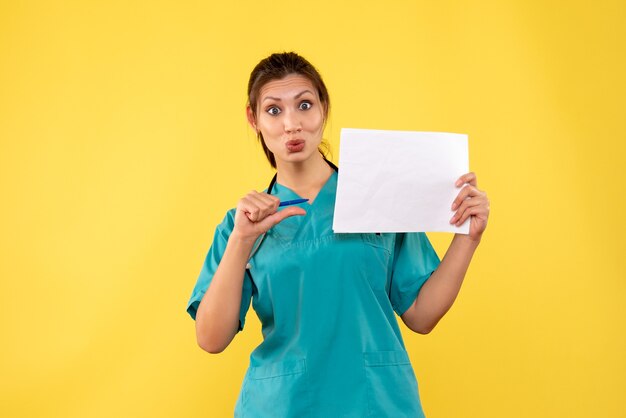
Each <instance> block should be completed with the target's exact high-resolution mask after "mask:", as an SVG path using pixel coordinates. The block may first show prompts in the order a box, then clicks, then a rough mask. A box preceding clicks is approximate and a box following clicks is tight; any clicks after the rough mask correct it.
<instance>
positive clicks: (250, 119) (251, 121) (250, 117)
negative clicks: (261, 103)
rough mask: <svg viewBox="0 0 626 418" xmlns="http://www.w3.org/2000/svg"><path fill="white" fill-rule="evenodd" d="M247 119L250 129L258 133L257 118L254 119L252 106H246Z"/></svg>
mask: <svg viewBox="0 0 626 418" xmlns="http://www.w3.org/2000/svg"><path fill="white" fill-rule="evenodd" d="M246 117H247V118H248V123H249V124H250V127H251V128H252V129H254V132H258V130H257V127H256V118H255V117H254V113H253V112H252V109H251V108H250V105H247V106H246Z"/></svg>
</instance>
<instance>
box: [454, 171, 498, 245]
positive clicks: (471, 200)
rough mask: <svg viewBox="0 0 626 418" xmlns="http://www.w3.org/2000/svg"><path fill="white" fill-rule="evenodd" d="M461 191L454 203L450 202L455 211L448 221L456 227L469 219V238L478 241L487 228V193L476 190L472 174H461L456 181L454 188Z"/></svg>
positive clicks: (474, 175) (474, 178)
mask: <svg viewBox="0 0 626 418" xmlns="http://www.w3.org/2000/svg"><path fill="white" fill-rule="evenodd" d="M465 183H467V184H466V185H465V187H463V189H461V191H460V192H459V194H458V196H457V197H456V199H454V202H452V210H455V209H456V213H455V214H454V216H453V217H452V219H450V223H451V224H455V225H457V226H459V225H462V224H463V222H465V221H466V220H467V218H470V230H469V238H470V239H471V240H472V241H477V242H478V241H480V238H481V237H482V235H483V232H484V231H485V228H487V219H489V199H488V198H487V193H485V192H484V191H482V190H479V189H478V182H477V180H476V174H475V173H473V172H470V173H467V174H463V175H462V176H461V177H459V179H458V180H457V181H456V183H455V185H456V187H461V186H463V184H465Z"/></svg>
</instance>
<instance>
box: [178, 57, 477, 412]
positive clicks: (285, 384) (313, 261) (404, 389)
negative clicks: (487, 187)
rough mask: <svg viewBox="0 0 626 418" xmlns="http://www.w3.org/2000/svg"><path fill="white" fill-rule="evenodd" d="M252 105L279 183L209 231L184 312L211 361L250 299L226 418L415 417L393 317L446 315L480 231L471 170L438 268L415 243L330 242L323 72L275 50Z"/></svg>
mask: <svg viewBox="0 0 626 418" xmlns="http://www.w3.org/2000/svg"><path fill="white" fill-rule="evenodd" d="M248 99H249V102H248V106H247V109H246V111H247V118H248V122H249V123H250V126H251V127H252V128H253V129H254V130H255V131H256V132H257V134H258V136H259V140H260V141H261V144H262V146H263V149H264V151H265V154H266V156H267V158H268V160H269V161H270V164H272V166H273V167H275V168H276V170H277V173H276V176H275V177H274V179H273V180H272V182H271V183H270V185H269V187H268V189H267V190H266V191H265V192H263V193H259V192H256V191H252V192H250V193H249V194H247V195H246V196H245V197H243V198H242V199H241V200H240V201H239V203H238V204H237V207H236V208H234V209H231V210H229V211H228V213H227V214H226V217H225V218H224V220H223V221H222V223H221V224H220V225H218V226H217V229H216V232H215V237H214V241H213V244H212V245H211V248H210V250H209V252H208V254H207V257H206V260H205V263H204V265H203V268H202V271H201V273H200V277H199V278H198V281H197V283H196V286H195V288H194V290H193V293H192V296H191V299H190V300H189V304H188V308H187V311H188V312H189V314H190V315H191V317H192V318H194V319H195V320H196V334H197V340H198V344H199V345H200V347H202V348H203V349H204V350H206V351H208V352H210V353H219V352H221V351H223V350H224V349H225V348H226V347H227V346H228V344H229V343H230V342H231V341H232V339H233V338H234V336H235V335H236V333H237V332H239V331H241V330H242V329H243V326H244V321H245V315H246V313H247V311H248V308H249V306H250V302H251V301H252V304H253V307H254V310H255V311H256V313H257V315H258V317H259V319H260V320H261V323H262V326H263V337H264V339H263V342H262V343H261V344H260V345H259V346H258V347H257V348H256V349H255V350H254V351H253V352H252V354H251V355H250V366H249V368H248V370H247V372H246V375H245V378H244V382H243V385H242V389H241V391H240V394H239V398H238V400H237V404H236V406H235V416H246V417H307V416H310V417H340V416H341V417H344V416H345V417H348V416H349V417H362V416H374V417H422V416H424V415H423V412H422V407H421V404H420V400H419V392H418V387H417V381H416V379H415V375H414V373H413V369H412V366H411V363H410V361H409V356H408V354H407V352H406V350H405V346H404V342H403V339H402V335H401V333H400V329H399V327H398V322H397V319H396V317H395V315H394V311H395V312H396V313H397V314H398V315H399V316H401V318H402V320H403V321H404V323H405V324H406V325H407V326H408V327H409V328H410V329H411V330H413V331H415V332H418V333H420V334H426V333H428V332H430V331H431V330H432V329H433V327H434V326H435V325H436V324H437V322H438V321H439V320H440V319H441V317H442V316H443V315H444V314H445V313H446V312H447V311H448V309H449V308H450V306H451V305H452V303H453V302H454V299H455V298H456V295H457V294H458V292H459V289H460V287H461V283H462V281H463V277H464V275H465V272H466V270H467V268H468V265H469V263H470V260H471V258H472V255H473V253H474V251H475V249H476V247H477V246H478V244H479V242H480V240H481V236H482V233H483V231H484V230H485V227H486V225H487V218H488V214H489V201H488V199H487V196H486V194H485V193H484V192H482V191H480V190H478V189H477V186H476V184H477V183H476V176H475V175H474V174H473V173H468V174H465V175H463V176H461V177H460V178H459V180H458V182H457V186H458V187H460V186H462V185H464V184H466V185H465V187H463V188H462V189H461V190H460V192H459V194H458V196H457V198H456V199H455V201H454V202H453V204H452V210H455V209H456V214H455V215H454V217H453V218H452V219H451V220H450V222H451V223H455V224H457V225H461V224H462V223H464V222H465V221H467V220H468V219H469V222H470V233H469V235H462V234H456V235H455V237H454V239H453V240H452V243H451V244H450V247H449V248H448V251H447V252H446V255H445V257H444V258H443V260H441V261H440V260H439V258H438V256H437V254H436V253H435V251H434V250H433V248H432V246H431V244H430V242H429V241H428V238H427V237H426V235H425V234H424V233H397V234H394V233H385V234H335V233H333V231H332V229H331V225H332V218H333V209H334V202H335V192H336V187H337V167H335V166H334V165H333V164H332V163H330V162H329V161H328V160H326V158H325V157H324V155H323V154H322V152H321V150H320V148H319V147H320V144H321V142H322V132H323V130H324V126H325V123H326V120H327V118H328V112H329V107H330V101H329V97H328V92H327V90H326V86H325V85H324V82H323V81H322V79H321V77H320V75H319V73H318V72H317V71H316V70H315V68H314V67H313V66H312V65H311V64H310V63H309V62H308V61H306V60H305V59H304V58H302V57H300V56H299V55H297V54H295V53H282V54H273V55H271V56H270V57H268V58H266V59H264V60H262V61H261V62H260V63H259V64H258V65H257V66H256V67H255V69H254V70H253V71H252V74H251V76H250V81H249V84H248ZM301 197H305V198H307V199H308V202H305V203H302V204H301V205H300V206H301V207H298V206H287V207H285V208H280V210H279V206H278V205H279V202H281V201H286V200H293V199H298V198H301Z"/></svg>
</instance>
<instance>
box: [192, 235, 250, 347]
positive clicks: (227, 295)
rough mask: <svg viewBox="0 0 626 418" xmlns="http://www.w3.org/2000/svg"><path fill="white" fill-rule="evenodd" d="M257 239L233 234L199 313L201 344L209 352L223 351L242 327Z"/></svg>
mask: <svg viewBox="0 0 626 418" xmlns="http://www.w3.org/2000/svg"><path fill="white" fill-rule="evenodd" d="M253 245H254V240H246V239H242V238H240V237H239V236H237V235H235V234H234V233H233V234H231V236H230V238H229V239H228V244H227V245H226V250H225V251H224V255H223V257H222V260H221V261H220V264H219V266H218V267H217V270H216V271H215V275H214V276H213V280H211V283H210V285H209V287H208V289H207V291H206V293H205V294H204V296H203V298H202V301H201V302H200V305H199V306H198V312H197V313H196V337H197V340H198V345H199V346H200V347H201V348H202V349H203V350H205V351H208V352H209V353H214V354H215V353H220V352H222V351H224V349H225V348H226V347H227V346H228V345H229V344H230V342H231V341H232V340H233V338H235V335H236V334H237V330H238V329H239V310H240V308H241V291H242V288H243V278H244V274H245V269H246V263H247V262H248V256H249V255H250V252H251V251H252V246H253Z"/></svg>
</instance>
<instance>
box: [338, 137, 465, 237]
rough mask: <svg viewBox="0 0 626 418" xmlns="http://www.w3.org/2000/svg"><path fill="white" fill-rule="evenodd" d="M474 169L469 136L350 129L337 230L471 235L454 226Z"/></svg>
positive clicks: (343, 146)
mask: <svg viewBox="0 0 626 418" xmlns="http://www.w3.org/2000/svg"><path fill="white" fill-rule="evenodd" d="M468 172H469V157H468V146H467V135H464V134H453V133H440V132H412V131H383V130H369V129H349V128H344V129H342V130H341V142H340V148H339V177H338V180H337V198H336V201H335V216H334V219H333V230H334V232H336V233H340V232H456V233H463V234H468V233H469V224H470V221H469V218H468V219H467V220H466V221H465V222H464V223H463V224H462V225H460V226H458V227H457V226H456V225H452V224H450V218H452V216H453V215H454V213H455V212H454V211H453V210H452V209H451V208H450V207H451V206H452V202H453V201H454V199H455V198H456V197H457V195H458V194H459V192H460V191H461V189H462V187H456V186H455V185H454V182H455V181H456V180H457V179H458V178H459V177H460V176H461V175H463V174H465V173H468Z"/></svg>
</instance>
